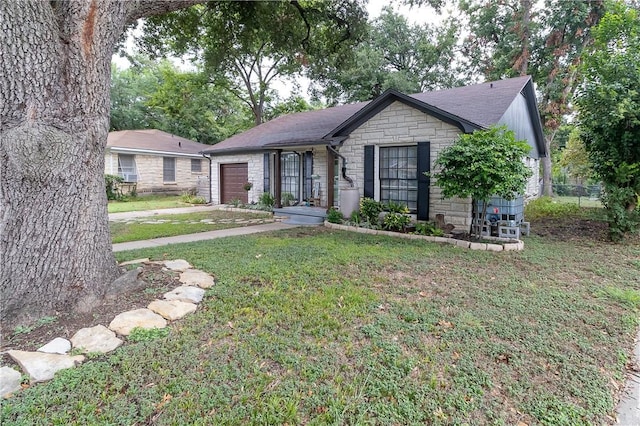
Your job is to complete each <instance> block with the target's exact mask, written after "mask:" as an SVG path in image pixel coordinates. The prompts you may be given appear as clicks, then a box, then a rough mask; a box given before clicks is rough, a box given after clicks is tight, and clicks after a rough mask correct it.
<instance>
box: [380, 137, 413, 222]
mask: <svg viewBox="0 0 640 426" xmlns="http://www.w3.org/2000/svg"><path fill="white" fill-rule="evenodd" d="M379 165H380V169H379V176H380V201H381V202H383V203H388V202H390V201H391V202H394V203H401V204H404V205H406V206H407V207H408V208H409V210H410V211H412V212H415V211H416V210H417V208H418V149H417V147H416V146H415V145H413V146H394V147H380V163H379Z"/></svg>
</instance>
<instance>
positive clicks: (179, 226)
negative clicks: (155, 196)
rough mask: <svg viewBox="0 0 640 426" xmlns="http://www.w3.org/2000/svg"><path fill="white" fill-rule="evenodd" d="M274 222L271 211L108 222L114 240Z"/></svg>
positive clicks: (192, 214) (183, 215)
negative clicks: (268, 212)
mask: <svg viewBox="0 0 640 426" xmlns="http://www.w3.org/2000/svg"><path fill="white" fill-rule="evenodd" d="M267 222H273V218H272V216H271V214H266V213H242V212H227V211H221V210H213V211H208V212H201V213H186V214H175V215H154V216H150V217H141V218H136V219H130V220H128V221H126V222H125V221H112V222H109V227H110V228H111V240H112V241H113V243H114V244H115V243H125V242H129V241H140V240H149V239H152V238H161V237H173V236H175V235H185V234H195V233H197V232H206V231H217V230H220V229H229V228H238V227H242V226H250V225H257V224H261V223H267Z"/></svg>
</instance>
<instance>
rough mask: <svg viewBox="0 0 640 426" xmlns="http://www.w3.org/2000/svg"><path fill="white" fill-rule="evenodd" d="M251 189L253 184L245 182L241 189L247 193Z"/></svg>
mask: <svg viewBox="0 0 640 426" xmlns="http://www.w3.org/2000/svg"><path fill="white" fill-rule="evenodd" d="M251 188H253V184H252V183H251V182H247V183H245V184H244V185H242V189H244V190H245V191H247V192H249V191H251Z"/></svg>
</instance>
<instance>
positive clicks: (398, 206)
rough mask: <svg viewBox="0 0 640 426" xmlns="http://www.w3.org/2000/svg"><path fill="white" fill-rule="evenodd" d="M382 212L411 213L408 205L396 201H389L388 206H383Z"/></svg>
mask: <svg viewBox="0 0 640 426" xmlns="http://www.w3.org/2000/svg"><path fill="white" fill-rule="evenodd" d="M382 210H383V211H385V212H391V213H403V214H407V213H409V207H407V206H406V204H402V203H396V202H395V201H389V202H388V203H387V204H383V205H382Z"/></svg>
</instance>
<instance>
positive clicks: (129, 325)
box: [109, 290, 204, 336]
mask: <svg viewBox="0 0 640 426" xmlns="http://www.w3.org/2000/svg"><path fill="white" fill-rule="evenodd" d="M202 291H203V292H204V290H202ZM166 326H167V320H165V319H164V318H162V317H161V316H160V315H158V314H156V313H154V312H153V311H151V310H149V309H144V308H143V309H134V310H133V311H127V312H123V313H121V314H120V315H117V316H116V317H115V318H114V319H113V321H111V324H109V328H110V329H111V330H113V331H115V332H116V333H118V334H120V335H122V336H128V335H129V334H130V333H131V330H133V329H134V328H136V327H140V328H146V329H149V328H165V327H166Z"/></svg>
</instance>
